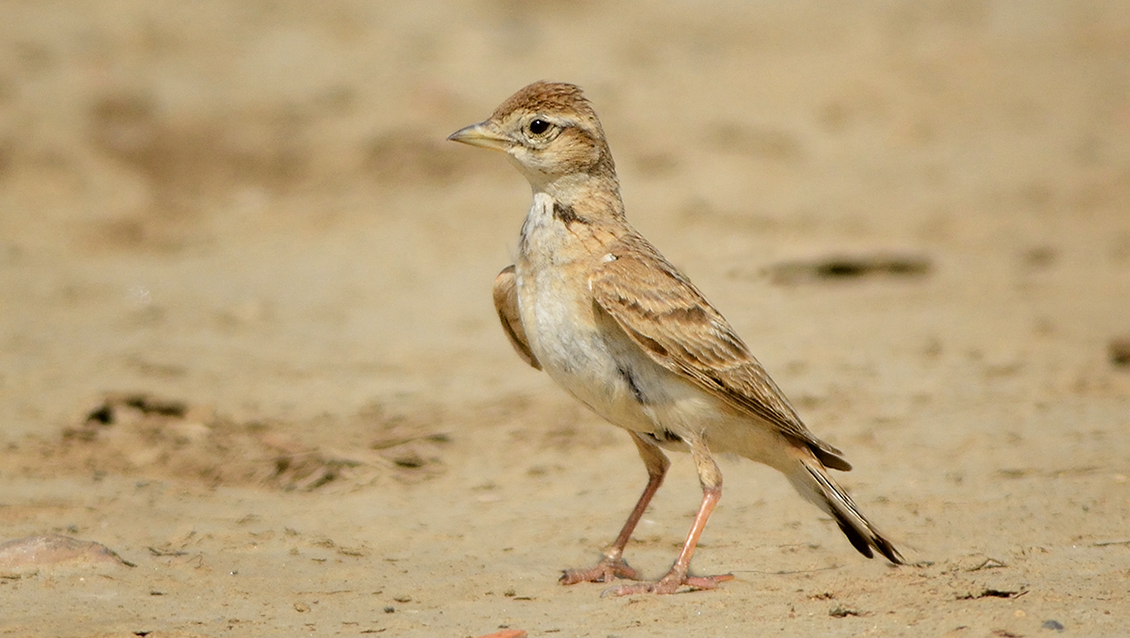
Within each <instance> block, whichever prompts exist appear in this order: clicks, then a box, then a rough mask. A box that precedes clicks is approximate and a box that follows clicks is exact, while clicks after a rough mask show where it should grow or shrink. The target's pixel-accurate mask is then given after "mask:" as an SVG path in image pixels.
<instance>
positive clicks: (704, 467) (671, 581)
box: [602, 440, 734, 596]
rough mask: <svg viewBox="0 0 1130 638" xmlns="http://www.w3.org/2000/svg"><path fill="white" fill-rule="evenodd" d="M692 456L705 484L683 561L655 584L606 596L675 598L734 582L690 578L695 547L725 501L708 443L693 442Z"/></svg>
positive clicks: (613, 591)
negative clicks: (716, 508)
mask: <svg viewBox="0 0 1130 638" xmlns="http://www.w3.org/2000/svg"><path fill="white" fill-rule="evenodd" d="M691 455H692V456H693V457H694V461H695V466H696V467H697V468H698V477H699V481H700V482H701V483H702V505H700V506H699V508H698V513H697V514H695V517H694V523H693V524H692V525H691V531H690V533H689V534H688V535H687V542H686V543H683V551H681V552H679V558H678V559H676V560H675V564H674V565H672V566H671V571H669V572H667V575H666V576H664V577H663V578H661V579H659V580H658V581H656V582H654V583H634V584H631V585H621V586H619V587H612V588H610V589H607V590H605V591H604V593H603V594H602V596H626V595H629V594H673V593H675V592H676V591H677V590H678V589H679V588H680V587H684V586H686V587H690V588H692V589H714V588H716V587H718V584H719V583H723V582H726V581H728V580H733V578H734V576H733V574H721V575H718V576H688V575H687V572H688V571H689V570H690V565H691V557H692V556H694V550H695V546H696V545H698V539H699V537H700V536H702V530H703V529H705V528H706V521H707V519H709V518H710V513H711V512H712V511H714V506H715V505H716V504H717V503H718V499H719V498H721V497H722V472H721V471H720V470H719V469H718V464H717V463H715V462H714V459H713V458H712V457H711V456H710V451H709V450H708V449H707V448H706V443H705V442H703V441H701V440H699V441H695V442H692V443H691Z"/></svg>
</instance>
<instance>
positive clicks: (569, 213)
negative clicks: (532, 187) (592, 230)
mask: <svg viewBox="0 0 1130 638" xmlns="http://www.w3.org/2000/svg"><path fill="white" fill-rule="evenodd" d="M553 218H554V219H556V220H557V221H559V222H561V223H562V224H565V226H566V227H569V226H571V225H573V224H582V225H584V226H588V225H589V224H590V223H591V222H590V221H589V220H588V219H585V218H584V217H581V216H580V215H578V214H577V211H575V210H573V207H572V206H570V205H568V204H562V203H561V202H559V201H554V202H553Z"/></svg>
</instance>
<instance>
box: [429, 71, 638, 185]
mask: <svg viewBox="0 0 1130 638" xmlns="http://www.w3.org/2000/svg"><path fill="white" fill-rule="evenodd" d="M447 139H449V140H452V141H455V142H462V143H464V144H470V145H471V146H479V147H482V148H488V149H492V150H496V151H502V152H504V153H506V154H507V155H508V156H509V158H510V161H511V162H512V163H513V164H514V165H515V166H516V167H517V168H518V170H519V171H521V172H522V174H523V175H525V176H526V179H528V180H529V181H530V185H531V186H533V188H534V190H536V191H541V190H546V189H547V188H549V187H551V185H552V184H555V183H557V182H559V181H561V180H562V178H565V179H566V180H567V181H568V180H572V179H578V178H580V179H584V178H585V177H602V178H608V177H610V178H611V179H613V180H615V179H616V169H615V165H614V164H613V162H612V153H611V152H610V151H609V150H608V143H607V142H606V141H605V139H604V130H603V129H602V128H601V127H600V120H599V119H597V117H596V112H595V111H593V108H592V104H590V103H589V101H588V100H587V99H586V98H585V96H584V95H583V94H582V93H581V89H580V88H579V87H577V86H575V85H572V84H564V83H557V82H535V83H533V84H531V85H529V86H527V87H525V88H524V89H522V90H520V91H518V92H517V93H515V94H514V95H512V96H510V97H509V98H507V100H506V101H505V102H503V103H502V104H501V105H500V106H499V107H498V108H497V109H496V110H495V112H494V114H493V115H491V116H490V118H488V119H486V120H484V121H482V122H479V123H478V124H472V125H471V126H468V127H466V128H462V129H459V130H458V131H456V132H454V133H452V134H451V135H450V136H449V137H448V138H447Z"/></svg>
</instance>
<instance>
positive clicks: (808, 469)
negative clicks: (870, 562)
mask: <svg viewBox="0 0 1130 638" xmlns="http://www.w3.org/2000/svg"><path fill="white" fill-rule="evenodd" d="M798 452H801V453H800V454H798V455H797V456H798V457H799V458H798V459H797V460H798V461H800V463H799V465H798V467H797V468H796V470H795V471H794V472H792V473H791V474H789V481H790V482H792V484H793V487H795V488H796V489H797V491H798V492H800V493H801V496H804V497H805V498H807V499H808V500H810V501H812V502H813V503H815V504H816V506H817V507H819V508H820V509H821V510H824V512H825V513H827V514H829V515H830V516H831V517H832V519H833V520H835V521H836V524H837V525H839V526H840V529H841V530H843V532H844V535H845V536H847V537H848V540H849V541H851V544H852V545H853V546H854V547H855V548H856V549H857V550H859V553H860V554H863V555H864V556H866V557H867V558H871V557H873V556H874V553H873V552H872V551H871V550H872V548H874V549H876V550H878V551H879V553H880V554H882V555H883V556H885V557H886V558H887V560H889V561H891V562H892V563H894V564H896V565H903V564H905V561H904V560H903V557H902V554H900V553H899V550H897V549H895V546H894V544H892V543H891V541H889V540H887V538H885V537H884V536H883V535H882V534H881V533H879V530H877V529H875V526H874V525H872V524H871V521H869V520H867V517H866V516H864V515H863V512H860V511H859V508H858V507H857V506H856V504H855V501H853V500H851V496H849V495H848V493H847V492H846V491H844V488H842V487H840V485H839V484H838V483H836V481H835V480H834V479H833V478H832V477H831V476H829V474H828V470H827V468H825V467H824V465H823V464H822V463H821V462H820V461H818V460H817V459H816V457H814V456H813V455H812V453H811V452H809V451H808V450H803V451H801V450H798Z"/></svg>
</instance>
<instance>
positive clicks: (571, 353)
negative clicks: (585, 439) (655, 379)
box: [519, 281, 655, 432]
mask: <svg viewBox="0 0 1130 638" xmlns="http://www.w3.org/2000/svg"><path fill="white" fill-rule="evenodd" d="M523 283H526V284H529V283H530V282H529V281H526V282H523ZM553 283H554V282H544V281H543V282H539V284H540V285H538V286H537V287H536V288H535V290H530V289H529V288H526V289H525V290H522V288H519V300H520V301H519V307H520V312H521V315H522V324H523V326H525V327H526V333H527V337H528V339H529V342H530V349H531V350H532V351H533V353H534V355H535V356H536V357H537V359H538V361H539V362H540V363H541V365H542V369H543V370H544V371H545V372H546V373H547V374H548V375H549V376H550V378H552V379H553V380H554V382H556V383H557V384H558V385H560V386H561V387H562V388H564V389H565V390H566V391H568V392H569V393H570V394H572V395H573V396H574V397H575V398H577V399H578V400H579V401H581V402H582V403H584V404H585V405H587V406H588V407H589V408H591V409H592V410H593V411H594V412H596V413H597V414H599V415H600V416H602V417H604V418H605V419H607V420H608V421H611V422H612V423H614V424H615V425H618V426H620V427H623V428H627V429H629V430H636V431H640V432H650V431H652V430H653V429H654V425H653V423H652V420H651V419H650V418H649V416H648V414H647V412H646V410H645V406H646V402H644V401H641V400H640V399H641V398H643V397H642V396H641V391H640V388H639V387H638V385H633V382H636V380H635V379H634V378H633V376H632V369H631V367H630V364H629V363H628V362H625V361H624V360H623V356H622V355H619V356H618V350H621V349H622V347H621V346H619V345H618V344H617V343H615V341H616V339H617V335H615V334H613V335H609V334H608V333H607V332H605V331H603V330H601V329H600V328H599V326H598V324H597V319H596V317H595V316H594V309H593V306H592V302H591V300H589V301H588V303H587V304H586V303H585V300H584V299H580V298H577V297H576V296H574V295H570V294H568V292H567V289H568V288H570V287H569V286H560V287H559V286H556V285H553ZM520 285H521V284H520ZM574 289H575V288H574ZM619 338H622V339H627V336H626V335H620V336H619ZM640 354H641V355H642V353H640ZM646 364H647V365H651V366H654V365H655V364H654V363H653V362H651V361H647V362H646ZM637 383H638V382H637Z"/></svg>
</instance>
